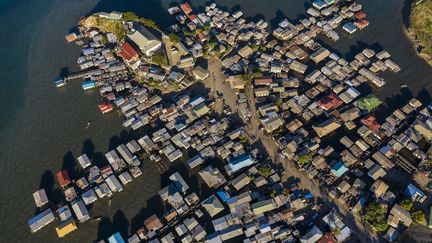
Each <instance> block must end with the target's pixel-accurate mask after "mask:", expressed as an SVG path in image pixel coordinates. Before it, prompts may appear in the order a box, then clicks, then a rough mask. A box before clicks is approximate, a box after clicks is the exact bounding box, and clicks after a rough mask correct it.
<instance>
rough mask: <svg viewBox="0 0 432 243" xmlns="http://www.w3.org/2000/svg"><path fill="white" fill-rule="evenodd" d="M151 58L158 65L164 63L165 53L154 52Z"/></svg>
mask: <svg viewBox="0 0 432 243" xmlns="http://www.w3.org/2000/svg"><path fill="white" fill-rule="evenodd" d="M151 60H152V62H154V63H156V64H157V65H159V66H160V65H163V64H165V63H166V59H165V55H164V53H163V52H161V51H159V52H156V53H154V54H153V56H152V57H151Z"/></svg>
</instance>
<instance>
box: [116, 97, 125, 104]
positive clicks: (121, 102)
mask: <svg viewBox="0 0 432 243" xmlns="http://www.w3.org/2000/svg"><path fill="white" fill-rule="evenodd" d="M124 102H125V99H124V98H123V96H119V97H117V98H115V100H114V104H116V105H117V106H120V105H121V104H123V103H124Z"/></svg>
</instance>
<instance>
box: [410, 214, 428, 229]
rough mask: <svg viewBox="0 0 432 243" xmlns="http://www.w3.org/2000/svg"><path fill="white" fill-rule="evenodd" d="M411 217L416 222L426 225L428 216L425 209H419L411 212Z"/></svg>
mask: <svg viewBox="0 0 432 243" xmlns="http://www.w3.org/2000/svg"><path fill="white" fill-rule="evenodd" d="M411 218H412V220H413V221H414V223H416V224H422V225H426V217H425V214H424V212H423V211H421V210H417V211H415V212H413V213H412V214H411Z"/></svg>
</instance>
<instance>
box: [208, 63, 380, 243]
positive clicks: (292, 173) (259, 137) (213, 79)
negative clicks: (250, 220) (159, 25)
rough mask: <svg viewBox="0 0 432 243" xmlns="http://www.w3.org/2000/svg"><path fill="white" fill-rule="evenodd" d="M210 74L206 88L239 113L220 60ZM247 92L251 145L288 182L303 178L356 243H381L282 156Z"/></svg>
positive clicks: (211, 65)
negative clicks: (278, 168)
mask: <svg viewBox="0 0 432 243" xmlns="http://www.w3.org/2000/svg"><path fill="white" fill-rule="evenodd" d="M208 71H209V72H210V76H209V78H208V79H206V80H205V81H204V82H203V83H204V85H206V86H207V87H208V88H210V90H211V91H212V92H213V94H214V93H215V92H219V93H222V94H223V97H224V99H223V101H222V102H223V103H225V104H226V105H228V106H230V107H231V109H232V112H233V113H236V112H237V103H236V101H237V95H236V94H235V93H234V92H233V91H232V90H231V87H230V86H229V83H227V82H225V80H226V77H225V76H224V74H223V73H222V65H221V62H220V60H219V59H217V58H213V57H211V58H209V60H208ZM245 93H246V98H247V101H248V104H249V108H250V111H251V115H252V116H251V119H250V120H249V121H248V122H245V124H244V125H245V132H246V134H247V136H248V138H249V139H250V141H251V142H252V143H255V142H259V145H260V146H258V148H259V149H260V150H261V151H263V152H266V153H267V154H268V155H269V157H270V159H271V160H272V161H273V162H274V163H280V164H281V165H282V166H283V168H284V174H283V177H282V179H284V180H286V179H287V178H289V177H295V178H298V179H300V185H299V186H300V187H301V188H304V189H306V190H308V191H310V192H311V193H312V194H313V195H315V196H318V197H320V198H321V199H322V201H323V203H324V205H323V207H324V208H325V209H327V210H331V209H335V210H336V211H337V212H338V213H339V214H340V215H341V217H342V220H343V222H345V224H347V226H348V227H350V228H351V229H352V230H353V236H352V240H353V241H354V242H356V241H357V242H380V240H379V239H378V237H377V235H376V233H373V230H372V229H370V228H369V227H368V226H367V225H365V224H364V223H363V221H362V219H361V217H360V215H358V214H354V213H351V212H350V210H349V209H348V208H347V206H346V205H343V204H341V203H340V202H338V201H337V200H333V199H330V198H329V197H328V196H327V193H326V191H325V190H324V188H323V187H322V186H321V185H320V184H319V182H318V181H315V180H313V179H311V178H309V177H308V176H307V175H306V173H305V172H302V171H300V170H299V169H298V168H296V167H295V166H294V165H293V163H292V161H289V160H288V159H286V158H284V157H283V156H281V155H280V151H279V148H278V146H277V144H276V142H275V141H274V140H273V139H272V138H271V137H269V136H266V135H265V134H264V133H263V132H262V131H260V129H259V118H258V113H257V110H256V105H255V98H254V94H253V88H252V86H251V85H247V86H246V89H245ZM217 102H221V101H217ZM218 106H219V108H220V106H222V107H223V104H219V105H218ZM371 236H372V237H371Z"/></svg>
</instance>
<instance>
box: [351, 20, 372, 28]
mask: <svg viewBox="0 0 432 243" xmlns="http://www.w3.org/2000/svg"><path fill="white" fill-rule="evenodd" d="M354 24H355V25H356V26H357V27H358V28H359V29H363V28H365V27H366V26H368V25H369V21H367V20H366V19H359V20H357V21H355V22H354Z"/></svg>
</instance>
